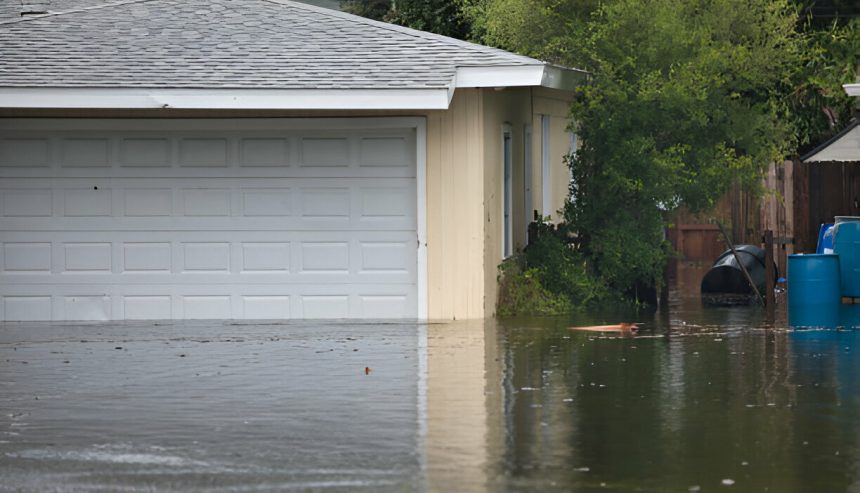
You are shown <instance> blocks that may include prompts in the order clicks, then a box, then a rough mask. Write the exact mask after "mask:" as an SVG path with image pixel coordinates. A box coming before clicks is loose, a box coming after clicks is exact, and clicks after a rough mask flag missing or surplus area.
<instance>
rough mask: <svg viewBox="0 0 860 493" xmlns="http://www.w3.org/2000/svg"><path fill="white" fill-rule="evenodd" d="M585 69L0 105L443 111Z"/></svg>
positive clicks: (578, 75)
mask: <svg viewBox="0 0 860 493" xmlns="http://www.w3.org/2000/svg"><path fill="white" fill-rule="evenodd" d="M584 79H585V72H582V71H580V70H573V69H567V68H563V67H557V66H554V65H548V64H533V65H504V66H483V67H458V68H457V73H456V75H455V76H454V78H453V80H452V81H451V83H450V85H448V86H447V87H438V88H399V89H231V88H201V89H171V88H166V89H163V88H92V87H86V88H76V87H0V108H64V109H154V108H172V109H222V110H237V109H243V110H444V109H448V106H449V105H450V104H451V99H452V98H453V97H454V91H455V90H456V89H457V88H481V87H492V88H501V87H548V88H552V89H560V90H568V91H572V90H574V89H575V88H576V86H577V85H578V84H580V83H581V81H583V80H584Z"/></svg>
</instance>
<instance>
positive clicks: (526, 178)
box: [523, 125, 534, 238]
mask: <svg viewBox="0 0 860 493" xmlns="http://www.w3.org/2000/svg"><path fill="white" fill-rule="evenodd" d="M532 168H533V166H532V126H531V125H526V126H525V128H524V129H523V203H524V205H523V214H525V221H524V223H525V224H524V226H525V231H526V238H528V234H529V223H530V222H532V219H533V216H534V203H533V202H532V201H533V198H532V172H533V171H532Z"/></svg>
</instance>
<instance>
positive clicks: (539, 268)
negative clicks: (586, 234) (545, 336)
mask: <svg viewBox="0 0 860 493" xmlns="http://www.w3.org/2000/svg"><path fill="white" fill-rule="evenodd" d="M535 226H536V228H537V231H536V233H537V234H536V236H537V238H536V239H534V240H533V241H532V243H531V244H530V245H529V246H528V247H527V248H526V249H525V251H524V252H521V253H517V254H516V255H514V256H512V257H510V258H508V259H507V260H505V261H504V262H502V264H501V265H500V266H499V303H498V308H497V312H498V314H499V315H500V316H511V315H561V314H565V313H570V312H573V311H575V310H578V309H580V308H583V307H585V306H586V305H590V304H594V303H597V302H600V301H605V300H607V299H608V298H609V296H608V294H609V293H608V291H607V289H606V287H605V286H604V284H603V282H601V281H600V280H598V279H597V278H595V277H594V276H593V275H591V274H590V273H589V272H588V267H587V264H586V262H585V260H584V259H583V257H582V256H581V255H580V254H579V252H577V251H576V250H575V249H574V247H573V246H571V245H569V244H567V243H566V242H565V241H563V239H562V238H563V237H564V236H565V233H566V231H565V230H564V229H563V228H562V229H560V230H559V229H556V228H555V227H554V226H553V225H551V224H548V223H546V222H543V221H541V222H538V223H537V224H536V225H535Z"/></svg>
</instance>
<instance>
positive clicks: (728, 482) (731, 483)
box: [721, 478, 735, 486]
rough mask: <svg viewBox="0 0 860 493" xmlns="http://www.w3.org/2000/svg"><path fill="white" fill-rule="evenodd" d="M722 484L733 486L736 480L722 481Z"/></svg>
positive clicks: (727, 479)
mask: <svg viewBox="0 0 860 493" xmlns="http://www.w3.org/2000/svg"><path fill="white" fill-rule="evenodd" d="M721 483H722V484H723V485H724V486H731V485H733V484H735V480H734V479H729V478H726V479H724V480H722V481H721Z"/></svg>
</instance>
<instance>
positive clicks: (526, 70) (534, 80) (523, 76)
mask: <svg viewBox="0 0 860 493" xmlns="http://www.w3.org/2000/svg"><path fill="white" fill-rule="evenodd" d="M584 79H585V72H583V71H581V70H574V69H569V68H564V67H558V66H555V65H549V64H533V65H490V66H482V67H473V66H462V67H457V75H456V79H455V85H456V87H541V86H542V87H549V88H552V89H561V90H566V91H572V90H574V89H576V86H577V85H579V84H580V83H581V82H582V81H583V80H584Z"/></svg>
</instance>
